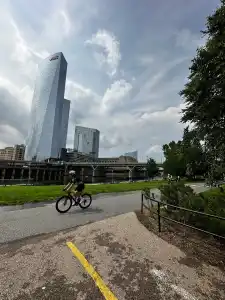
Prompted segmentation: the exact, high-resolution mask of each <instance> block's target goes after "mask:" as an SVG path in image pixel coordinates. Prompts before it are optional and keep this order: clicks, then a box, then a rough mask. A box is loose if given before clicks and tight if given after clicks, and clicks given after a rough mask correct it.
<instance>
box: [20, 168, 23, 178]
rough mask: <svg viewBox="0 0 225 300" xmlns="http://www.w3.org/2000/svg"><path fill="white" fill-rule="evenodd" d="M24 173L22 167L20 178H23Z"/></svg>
mask: <svg viewBox="0 0 225 300" xmlns="http://www.w3.org/2000/svg"><path fill="white" fill-rule="evenodd" d="M23 173H24V169H23V168H22V169H21V171H20V180H23Z"/></svg>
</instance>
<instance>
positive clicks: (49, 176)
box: [48, 170, 52, 181]
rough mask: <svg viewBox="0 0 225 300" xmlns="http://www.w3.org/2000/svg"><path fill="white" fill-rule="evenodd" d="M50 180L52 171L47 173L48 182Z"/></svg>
mask: <svg viewBox="0 0 225 300" xmlns="http://www.w3.org/2000/svg"><path fill="white" fill-rule="evenodd" d="M51 178H52V171H51V170H49V171H48V181H50V180H51Z"/></svg>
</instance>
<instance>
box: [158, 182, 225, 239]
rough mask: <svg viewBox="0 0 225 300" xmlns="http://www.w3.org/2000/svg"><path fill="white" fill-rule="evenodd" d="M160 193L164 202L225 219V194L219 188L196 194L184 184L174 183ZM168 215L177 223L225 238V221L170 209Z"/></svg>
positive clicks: (164, 186) (161, 189)
mask: <svg viewBox="0 0 225 300" xmlns="http://www.w3.org/2000/svg"><path fill="white" fill-rule="evenodd" d="M160 191H161V193H162V196H161V200H162V201H163V202H166V203H168V204H172V205H176V206H180V207H185V208H187V209H191V210H194V211H197V212H203V213H207V214H211V215H216V216H221V217H225V193H223V192H221V191H220V189H219V188H217V189H213V190H210V191H207V192H204V193H201V194H195V193H194V191H193V190H192V189H191V188H190V187H189V186H185V184H184V183H172V184H169V185H162V186H161V187H160ZM166 213H167V214H168V215H169V216H170V217H171V218H173V219H175V220H177V221H180V222H184V223H187V224H190V225H193V226H195V227H198V228H200V229H204V230H207V231H210V232H212V233H216V234H220V235H223V236H225V221H223V220H218V219H215V218H210V217H207V216H203V215H199V214H197V213H193V212H187V211H183V210H180V209H175V208H169V207H168V208H167V210H166Z"/></svg>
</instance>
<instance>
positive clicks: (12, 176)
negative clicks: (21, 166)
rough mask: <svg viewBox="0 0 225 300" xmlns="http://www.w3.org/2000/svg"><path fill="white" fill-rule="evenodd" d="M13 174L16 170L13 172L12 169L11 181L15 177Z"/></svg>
mask: <svg viewBox="0 0 225 300" xmlns="http://www.w3.org/2000/svg"><path fill="white" fill-rule="evenodd" d="M15 172H16V170H15V169H12V175H11V179H14V177H15Z"/></svg>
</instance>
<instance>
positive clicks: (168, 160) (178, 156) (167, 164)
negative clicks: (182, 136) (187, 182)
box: [163, 141, 186, 176]
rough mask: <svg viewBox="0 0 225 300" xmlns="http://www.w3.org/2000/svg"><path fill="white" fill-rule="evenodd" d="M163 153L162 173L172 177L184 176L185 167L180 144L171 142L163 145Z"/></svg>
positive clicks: (179, 142)
mask: <svg viewBox="0 0 225 300" xmlns="http://www.w3.org/2000/svg"><path fill="white" fill-rule="evenodd" d="M163 153H164V156H165V161H164V163H163V168H164V173H165V174H171V175H173V176H184V175H185V171H186V165H185V161H184V155H183V151H182V142H181V141H178V142H177V143H176V142H174V141H172V142H170V143H169V144H165V145H163Z"/></svg>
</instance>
